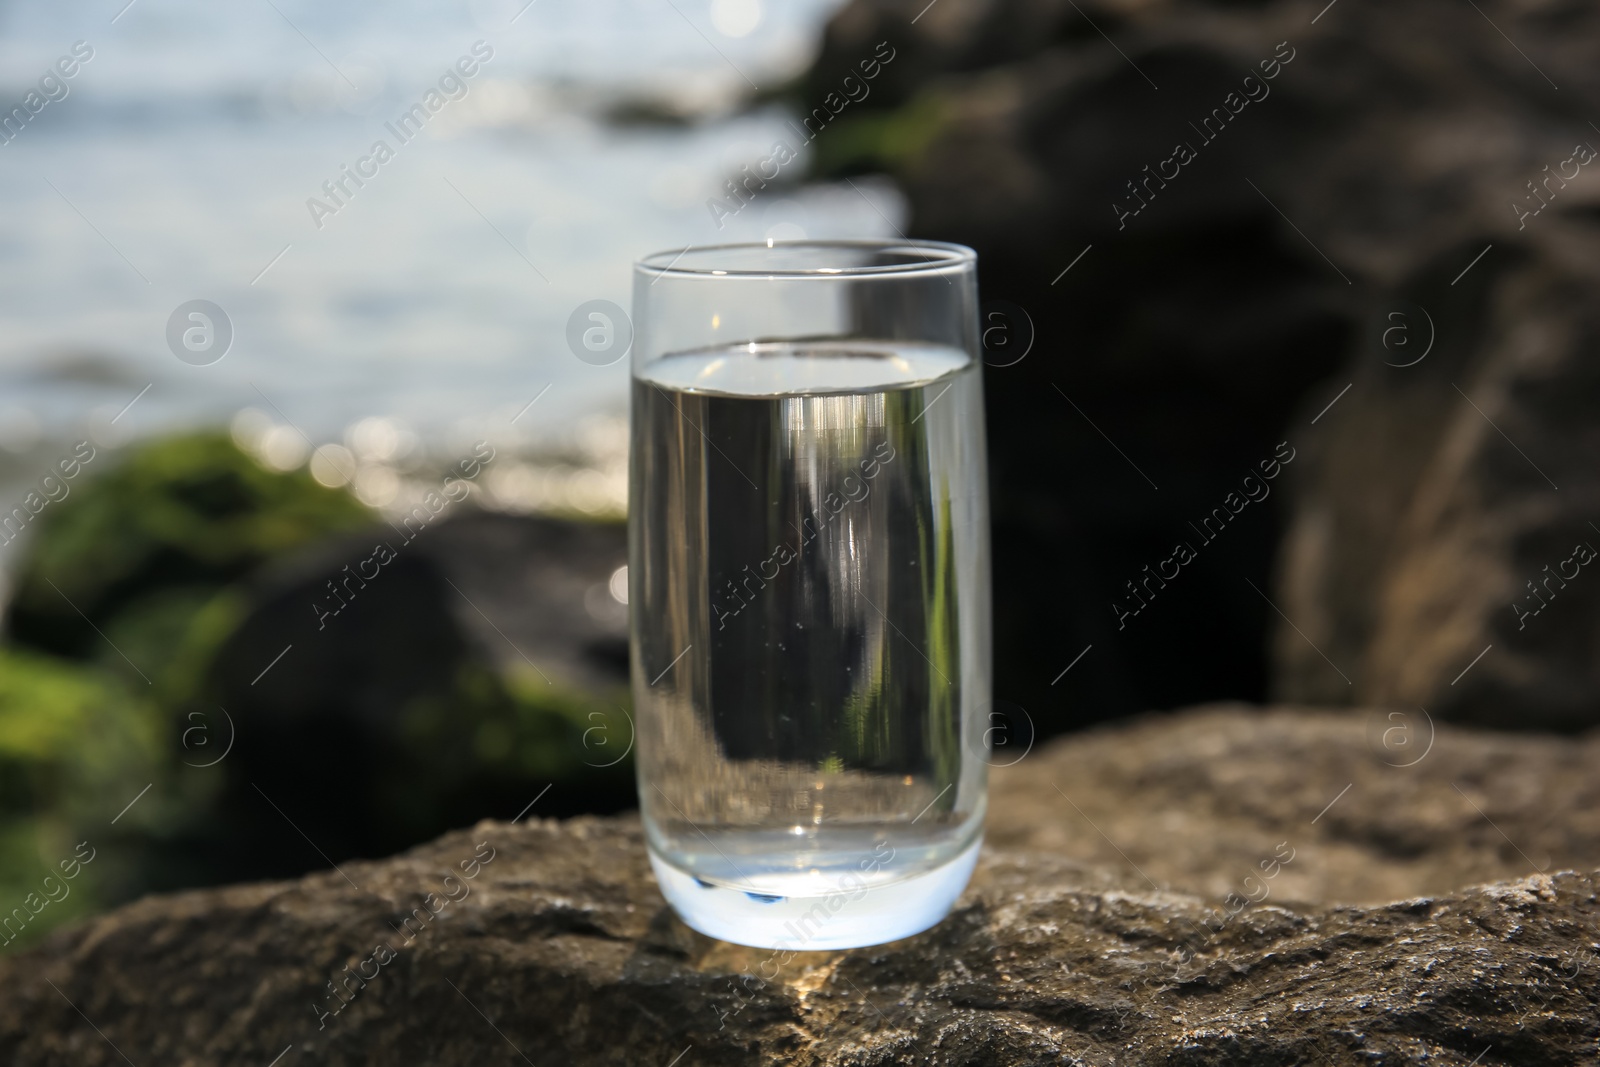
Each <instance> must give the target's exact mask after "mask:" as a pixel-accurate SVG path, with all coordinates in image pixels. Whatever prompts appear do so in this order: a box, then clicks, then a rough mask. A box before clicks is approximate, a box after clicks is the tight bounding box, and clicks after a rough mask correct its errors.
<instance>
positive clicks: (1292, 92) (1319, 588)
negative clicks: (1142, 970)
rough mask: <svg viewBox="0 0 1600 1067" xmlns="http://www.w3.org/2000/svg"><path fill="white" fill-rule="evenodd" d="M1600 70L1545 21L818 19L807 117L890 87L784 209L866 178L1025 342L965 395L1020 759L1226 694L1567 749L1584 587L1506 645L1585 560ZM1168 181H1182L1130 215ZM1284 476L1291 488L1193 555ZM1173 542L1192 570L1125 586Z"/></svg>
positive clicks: (1591, 674) (842, 134)
mask: <svg viewBox="0 0 1600 1067" xmlns="http://www.w3.org/2000/svg"><path fill="white" fill-rule="evenodd" d="M1597 33H1600V9H1597V8H1595V7H1594V5H1592V4H1585V3H1581V2H1579V0H1549V2H1543V3H1537V4H1508V3H1491V4H1484V3H1480V4H1459V3H1453V2H1444V0H1428V2H1420V3H1412V4H1406V5H1399V6H1396V5H1392V4H1391V5H1382V4H1352V3H1336V4H1333V5H1329V4H1327V3H1326V2H1325V0H1324V2H1304V0H1272V2H1265V3H1250V4H1240V3H1222V2H1217V3H1202V2H1196V0H1154V2H1140V3H1131V2H1127V0H1083V2H1068V0H939V3H937V4H934V5H931V6H930V5H928V4H927V3H926V0H854V2H852V3H850V4H848V5H846V6H845V7H844V8H843V9H842V10H841V11H840V12H839V14H838V15H837V16H836V17H835V18H834V20H833V21H832V23H831V24H830V26H829V29H828V33H827V37H826V42H825V46H824V49H823V51H822V54H821V56H820V57H819V58H818V60H817V62H816V65H815V67H814V69H813V71H812V72H811V74H810V75H809V76H808V79H807V81H806V82H805V84H804V86H803V87H802V89H801V90H800V95H801V97H802V99H801V100H800V101H799V103H800V105H801V107H802V108H803V109H804V110H807V111H809V110H810V109H811V108H813V107H816V106H817V104H818V103H819V102H821V101H823V100H824V99H825V98H826V94H827V93H828V92H830V91H832V90H834V89H835V88H836V87H837V86H839V85H840V84H841V82H842V79H843V78H844V77H845V75H846V73H847V71H849V70H850V69H852V68H855V67H856V66H857V65H858V64H859V61H860V60H861V59H862V58H863V57H869V56H871V55H872V54H873V53H874V50H875V48H876V46H877V43H878V42H880V41H888V42H889V43H890V46H891V47H893V48H894V49H895V50H896V56H895V58H894V59H893V61H892V62H891V63H889V64H887V65H886V66H885V67H884V68H883V70H882V72H881V73H880V75H879V77H878V78H877V79H875V80H874V81H873V82H872V91H871V95H870V96H868V97H866V98H865V99H864V100H861V101H859V102H852V103H850V104H849V105H848V106H847V107H845V108H844V109H843V110H842V111H841V112H840V114H839V116H838V118H837V119H835V120H833V121H831V122H830V123H829V125H828V126H826V127H825V128H824V129H823V130H822V132H821V133H819V134H818V135H817V137H816V140H815V141H814V148H815V153H816V158H817V160H818V172H819V173H821V174H824V175H830V174H839V175H844V174H850V173H854V172H856V171H860V170H884V171H888V172H890V173H892V174H893V175H894V176H895V178H896V179H897V180H898V181H899V183H900V184H901V186H902V187H903V188H904V189H905V191H906V194H907V196H908V198H909V201H910V205H911V219H910V222H909V223H908V225H907V232H908V233H911V234H914V235H916V236H919V237H932V238H943V239H949V240H956V241H963V242H966V243H969V244H972V245H974V246H975V247H976V248H977V249H978V251H979V255H980V275H981V278H982V285H983V291H984V297H985V300H986V301H993V300H995V299H996V298H999V299H1004V300H1008V301H1011V302H1012V303H1013V304H1016V305H1020V306H1021V307H1022V308H1024V309H1025V310H1026V311H1027V313H1028V317H1029V318H1030V319H1031V323H1032V327H1033V328H1034V330H1035V331H1036V334H1037V337H1036V340H1035V342H1034V346H1033V349H1032V351H1031V352H1030V353H1029V354H1028V356H1027V358H1025V359H1023V360H1022V361H1021V362H1016V363H1014V364H1012V365H1003V364H1005V363H1006V362H1007V361H1008V360H1009V359H1011V358H1012V356H1013V355H1014V354H1015V349H1012V350H1011V352H1010V353H1009V354H1008V353H1007V352H1002V351H995V352H991V353H990V357H991V363H992V365H991V367H990V370H989V372H988V374H987V375H986V390H987V393H988V413H989V419H990V433H991V441H990V453H991V457H992V469H993V472H994V507H995V537H996V544H997V545H999V546H1001V551H999V552H998V553H997V555H996V567H995V573H996V580H997V584H996V605H997V620H998V628H997V638H998V639H997V642H996V650H997V670H996V676H997V677H998V678H1000V679H1002V680H1003V681H1004V682H1005V684H1006V686H1008V687H1009V690H1010V691H1008V692H1005V693H1003V694H1002V695H1004V696H1006V697H1007V698H1008V699H1011V700H1014V701H1016V702H1018V703H1021V704H1022V705H1024V706H1026V707H1027V708H1028V709H1029V710H1030V712H1031V713H1032V714H1034V715H1035V717H1036V718H1037V719H1038V720H1039V721H1040V724H1041V728H1042V729H1044V730H1045V732H1047V733H1049V732H1056V731H1058V730H1059V729H1062V728H1066V727H1070V726H1073V725H1081V724H1083V723H1085V722H1087V721H1092V720H1094V719H1097V718H1108V717H1112V716H1115V715H1118V714H1123V713H1128V712H1133V711H1138V710H1142V709H1144V708H1149V707H1172V706H1178V705H1180V704H1183V703H1194V702H1198V701H1200V700H1204V699H1213V698H1217V697H1224V696H1232V697H1246V698H1255V697H1257V696H1258V693H1257V691H1256V689H1255V687H1256V686H1260V687H1261V692H1266V691H1268V690H1269V689H1270V690H1271V692H1272V693H1273V695H1274V697H1275V699H1278V700H1280V701H1283V702H1296V703H1315V704H1324V705H1325V704H1332V703H1349V704H1353V705H1356V706H1361V707H1367V706H1374V705H1379V706H1391V707H1397V708H1404V709H1407V710H1414V709H1416V708H1417V707H1418V706H1419V705H1420V706H1423V707H1426V708H1428V709H1430V713H1432V714H1434V715H1436V716H1439V717H1442V718H1449V719H1454V720H1461V721H1471V722H1476V723H1480V724H1484V725H1497V726H1506V727H1512V728H1526V727H1529V726H1541V727H1547V728H1561V729H1569V730H1574V729H1580V728H1582V727H1583V726H1586V725H1592V724H1595V723H1596V722H1600V666H1596V664H1597V662H1600V659H1597V657H1596V656H1595V655H1594V653H1595V651H1596V648H1597V646H1600V612H1596V611H1595V610H1594V607H1595V604H1596V601H1595V599H1594V598H1595V597H1600V582H1595V581H1594V579H1591V578H1589V577H1588V576H1587V574H1586V573H1585V574H1583V575H1582V576H1581V577H1580V578H1579V579H1577V580H1576V581H1573V580H1571V579H1568V583H1569V584H1568V586H1562V585H1561V584H1560V583H1559V582H1556V583H1553V584H1552V586H1551V590H1550V591H1552V592H1555V593H1557V594H1558V596H1557V598H1555V599H1551V598H1550V597H1549V596H1548V594H1547V593H1545V591H1544V590H1542V589H1541V595H1544V596H1545V599H1546V600H1548V601H1549V607H1548V609H1545V610H1543V615H1542V616H1541V617H1539V618H1537V619H1535V620H1533V621H1530V622H1528V624H1527V626H1526V627H1522V626H1521V625H1520V623H1521V617H1520V615H1519V613H1518V612H1517V611H1516V610H1515V609H1514V608H1513V607H1512V605H1513V602H1515V603H1517V604H1518V605H1520V606H1523V607H1524V609H1525V610H1526V609H1534V608H1538V607H1539V606H1540V604H1541V601H1540V600H1539V599H1535V598H1534V596H1533V595H1532V592H1531V591H1530V590H1529V589H1528V588H1527V584H1526V583H1527V582H1528V581H1530V580H1533V581H1536V582H1541V583H1542V581H1543V580H1544V578H1545V576H1546V572H1545V571H1544V570H1543V568H1544V567H1545V566H1547V565H1548V566H1550V567H1551V568H1552V569H1553V570H1554V569H1555V568H1557V567H1559V565H1560V564H1561V563H1562V561H1565V560H1568V559H1570V558H1572V551H1573V547H1574V544H1575V543H1577V542H1579V541H1581V540H1584V539H1586V538H1587V539H1589V540H1591V541H1593V543H1594V544H1596V545H1600V534H1597V533H1596V531H1595V530H1592V529H1590V528H1589V525H1588V524H1589V522H1591V521H1593V522H1595V523H1596V524H1597V525H1600V507H1596V500H1597V497H1600V483H1597V482H1596V476H1595V473H1594V472H1595V471H1596V470H1600V437H1597V436H1596V434H1595V431H1594V428H1593V426H1594V420H1593V419H1592V417H1591V413H1592V412H1593V410H1594V409H1595V406H1596V404H1597V403H1600V375H1597V374H1596V372H1595V371H1594V369H1593V367H1594V366H1595V364H1594V360H1593V358H1592V355H1591V353H1592V350H1593V349H1594V346H1595V343H1596V339H1597V334H1600V323H1597V321H1596V318H1595V315H1596V313H1595V311H1594V307H1593V301H1592V300H1591V299H1589V298H1588V294H1591V293H1592V292H1593V291H1594V288H1595V285H1596V283H1597V282H1600V271H1597V268H1596V267H1595V264H1596V263H1597V262H1600V227H1596V226H1595V225H1594V218H1595V213H1596V208H1597V205H1600V177H1597V173H1600V172H1597V171H1596V167H1595V165H1594V164H1593V163H1579V162H1573V160H1575V159H1577V158H1578V157H1577V156H1576V155H1575V151H1574V149H1575V146H1577V145H1580V144H1582V145H1594V146H1600V134H1597V132H1596V129H1595V128H1594V127H1593V126H1591V122H1594V121H1600V120H1596V118H1595V116H1596V114H1600V77H1597V76H1596V73H1595V68H1594V65H1593V64H1592V63H1590V62H1588V60H1587V58H1586V52H1585V48H1586V42H1588V41H1591V40H1593V39H1594V37H1595V35H1596V34H1597ZM1263 62H1268V63H1270V64H1272V66H1270V67H1268V70H1272V71H1274V72H1275V76H1274V77H1272V78H1270V79H1265V78H1264V77H1263V75H1264V74H1265V73H1266V72H1265V71H1263V69H1262V64H1263ZM1247 75H1254V76H1255V77H1256V79H1257V80H1256V81H1255V82H1253V83H1251V84H1248V85H1247V84H1246V82H1245V78H1246V76H1247ZM1557 87H1559V89H1558V88H1557ZM1246 93H1249V94H1253V95H1255V96H1257V97H1259V99H1256V100H1254V101H1250V100H1247V99H1245V94H1246ZM1230 94H1232V95H1231V101H1232V102H1229V101H1230ZM1219 108H1221V109H1224V110H1223V111H1222V118H1221V119H1220V120H1219V121H1218V122H1216V123H1214V124H1213V125H1214V126H1220V127H1222V129H1221V132H1220V133H1218V132H1215V130H1213V129H1210V128H1207V129H1206V130H1202V129H1201V127H1202V126H1203V124H1204V123H1205V121H1206V119H1207V117H1208V116H1211V115H1214V114H1216V111H1215V109H1219ZM1234 112H1236V113H1234ZM1177 144H1188V145H1190V146H1191V148H1192V149H1193V150H1194V151H1195V153H1196V156H1195V158H1194V159H1192V160H1190V161H1188V162H1185V163H1183V164H1182V165H1181V166H1179V167H1176V168H1175V169H1176V173H1177V176H1176V177H1172V176H1171V175H1172V173H1173V170H1174V168H1173V167H1170V166H1169V167H1168V168H1167V171H1166V173H1167V174H1168V179H1170V180H1165V179H1162V178H1160V177H1152V175H1156V174H1157V173H1158V172H1160V171H1161V169H1162V165H1163V161H1164V160H1168V159H1171V158H1173V157H1174V148H1175V145H1177ZM1147 168H1148V169H1147ZM1574 173H1576V174H1577V177H1575V178H1574V177H1572V175H1573V174H1574ZM1561 174H1565V175H1566V177H1565V178H1563V177H1561V176H1559V175H1561ZM1147 182H1148V184H1146V183H1147ZM1546 182H1548V185H1546V184H1545V183H1546ZM1532 183H1539V184H1538V185H1537V187H1536V186H1535V185H1534V184H1532ZM1541 205H1545V206H1541ZM1535 210H1537V212H1538V213H1537V214H1531V212H1533V211H1535ZM1480 253H1481V254H1482V258H1481V259H1480V258H1479V256H1480ZM1080 255H1081V256H1082V257H1083V258H1082V259H1081V260H1080V259H1079V258H1078V257H1079V256H1080ZM1069 266H1070V268H1071V269H1070V270H1068V268H1069ZM990 306H991V305H988V304H986V308H987V307H990ZM1396 315H1397V316H1398V317H1394V316H1396ZM1008 322H1011V323H1012V324H1013V325H1012V326H1011V327H1010V328H1009V329H1001V330H999V332H998V333H996V334H995V336H996V337H998V338H1004V337H1006V336H1008V335H1009V336H1011V337H1012V338H1013V339H1014V340H1016V341H1017V344H1021V340H1020V335H1021V334H1022V333H1024V332H1025V330H1026V327H1025V326H1023V325H1020V324H1018V323H1019V322H1020V318H1019V316H1017V315H1016V314H1015V313H1014V312H1011V313H1005V314H1003V315H1002V317H1001V318H1000V319H997V320H994V323H989V322H987V321H986V325H1001V326H1004V325H1005V324H1006V323H1008ZM1424 353H1426V355H1424ZM1347 385H1348V386H1351V388H1350V390H1349V392H1348V393H1345V392H1344V389H1345V387H1346V386H1347ZM1334 401H1337V403H1335V404H1333V406H1332V408H1331V409H1329V410H1327V411H1326V412H1325V411H1324V409H1326V408H1328V406H1329V404H1330V403H1331V402H1334ZM1280 441H1287V442H1289V444H1290V445H1291V447H1293V448H1294V449H1296V450H1297V452H1298V455H1299V457H1301V458H1298V459H1297V460H1296V461H1295V462H1294V463H1293V464H1292V465H1290V467H1289V469H1288V471H1287V476H1286V477H1285V478H1283V479H1281V480H1280V481H1278V482H1277V483H1276V484H1275V485H1273V486H1270V487H1268V488H1270V489H1271V493H1270V495H1269V496H1266V497H1265V499H1263V500H1262V501H1261V502H1260V503H1252V504H1248V505H1246V506H1244V507H1243V508H1242V510H1241V512H1240V513H1239V515H1238V518H1237V519H1230V518H1229V517H1228V513H1227V511H1223V512H1222V513H1221V517H1222V521H1223V524H1224V525H1226V530H1225V531H1224V532H1223V533H1222V534H1221V535H1220V536H1216V537H1214V538H1212V537H1209V536H1207V535H1206V534H1204V533H1200V532H1199V531H1198V530H1197V529H1196V527H1198V526H1200V525H1202V524H1203V523H1204V521H1205V517H1206V516H1208V515H1213V514H1217V510H1216V509H1218V508H1223V507H1225V506H1228V507H1230V508H1231V505H1226V500H1227V496H1228V494H1229V493H1230V492H1238V491H1239V490H1240V488H1241V482H1242V480H1243V479H1244V477H1245V476H1246V475H1248V474H1250V473H1251V472H1252V468H1253V467H1254V466H1255V465H1256V463H1257V461H1258V460H1259V459H1261V458H1263V457H1266V456H1270V455H1271V454H1272V450H1273V448H1274V446H1275V444H1276V443H1277V442H1280ZM1157 487H1159V488H1157ZM1556 487H1559V490H1558V489H1557V488H1556ZM1286 489H1291V490H1292V492H1286V491H1284V490H1286ZM1291 496H1292V499H1293V503H1292V504H1291V503H1290V501H1291ZM1286 530H1287V534H1285V531H1286ZM1586 531H1587V532H1586ZM1183 542H1187V543H1190V544H1191V545H1192V546H1193V547H1194V548H1196V549H1198V555H1199V558H1198V560H1197V561H1195V562H1193V563H1189V564H1185V565H1183V567H1182V571H1181V574H1180V577H1179V578H1177V579H1172V578H1171V576H1170V572H1169V573H1168V581H1166V582H1164V583H1163V582H1160V581H1153V582H1151V584H1150V585H1145V582H1146V581H1147V580H1149V579H1148V578H1147V575H1146V574H1145V572H1144V568H1145V567H1147V566H1148V567H1150V568H1152V569H1153V570H1159V569H1161V567H1162V565H1163V564H1162V561H1163V560H1167V559H1170V558H1172V556H1173V549H1174V545H1175V543H1183ZM1213 542H1214V543H1213ZM1280 548H1281V549H1282V551H1281V559H1280V560H1279V561H1278V562H1277V563H1274V555H1275V554H1278V553H1279V550H1280ZM1569 573H1570V566H1569ZM1130 582H1132V583H1135V584H1136V585H1137V586H1138V589H1137V590H1135V589H1132V588H1130V587H1129V583H1130ZM1252 584H1253V585H1254V586H1255V588H1254V589H1252V588H1251V585H1252ZM1274 586H1275V587H1276V588H1275V589H1274V588H1273V587H1274ZM1135 596H1137V597H1139V599H1134V598H1135ZM1269 597H1270V602H1269ZM1519 598H1520V599H1519ZM1145 601H1148V602H1149V603H1148V604H1147V605H1146V606H1141V605H1144V603H1145ZM1113 605H1119V606H1120V607H1121V608H1124V609H1128V610H1133V609H1137V611H1136V613H1135V615H1134V617H1131V618H1128V619H1127V620H1126V625H1125V626H1124V625H1119V619H1120V616H1119V615H1118V610H1119V608H1118V607H1114V606H1113ZM1280 610H1281V613H1282V614H1281V615H1280V614H1279V611H1280ZM1091 644H1092V645H1093V646H1094V647H1093V650H1092V652H1090V653H1089V655H1088V656H1086V657H1085V659H1084V660H1083V662H1082V663H1081V664H1079V665H1078V666H1077V667H1076V668H1075V669H1074V670H1073V671H1072V672H1071V674H1070V675H1068V676H1067V677H1065V678H1061V679H1060V680H1059V685H1058V686H1056V687H1054V688H1052V679H1057V678H1058V677H1059V675H1058V672H1060V671H1061V669H1062V668H1063V667H1065V666H1066V665H1067V664H1068V663H1069V662H1071V661H1072V658H1073V657H1074V656H1075V655H1077V654H1078V652H1079V651H1080V650H1082V649H1084V648H1085V647H1086V646H1088V645H1091ZM1490 644H1493V645H1494V646H1495V647H1494V649H1493V650H1492V651H1491V652H1489V653H1488V654H1487V656H1486V657H1485V658H1484V659H1483V660H1482V662H1479V663H1477V665H1476V666H1474V667H1473V668H1472V670H1471V671H1469V672H1468V673H1467V674H1466V675H1465V676H1464V677H1461V678H1460V681H1459V682H1456V679H1457V678H1458V677H1459V676H1461V672H1462V671H1463V669H1464V668H1466V667H1467V666H1468V665H1469V663H1471V662H1472V661H1473V659H1474V657H1476V656H1477V655H1478V654H1479V653H1480V652H1482V651H1483V650H1484V649H1485V648H1486V647H1487V646H1489V645H1490ZM1269 656H1270V658H1269ZM1513 709H1514V710H1513Z"/></svg>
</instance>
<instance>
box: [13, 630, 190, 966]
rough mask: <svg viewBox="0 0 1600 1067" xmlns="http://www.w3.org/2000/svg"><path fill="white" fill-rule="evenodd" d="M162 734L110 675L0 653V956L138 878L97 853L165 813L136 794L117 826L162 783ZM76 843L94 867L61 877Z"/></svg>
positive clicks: (152, 715)
mask: <svg viewBox="0 0 1600 1067" xmlns="http://www.w3.org/2000/svg"><path fill="white" fill-rule="evenodd" d="M163 733H164V727H163V723H162V715H161V713H160V712H159V711H158V710H157V709H156V708H155V706H154V705H153V704H151V703H149V702H147V701H143V700H140V699H138V698H137V697H136V696H135V695H133V694H132V693H130V692H128V691H127V689H126V688H125V687H124V686H123V685H122V684H121V683H120V682H118V681H117V680H116V679H114V678H111V677H108V676H106V675H104V674H103V673H102V672H98V671H95V670H93V669H90V668H84V667H83V666H81V665H79V664H74V663H71V662H68V661H62V660H56V659H53V658H51V657H48V656H42V655H38V654H35V653H29V652H19V651H12V650H0V951H4V950H5V949H6V948H10V947H17V946H20V945H23V944H27V943H29V942H32V941H34V940H37V939H38V938H39V937H40V936H42V935H43V934H44V933H45V932H46V931H48V930H50V929H52V928H54V927H56V926H59V925H61V924H62V923H64V922H66V921H68V920H70V919H73V918H76V917H78V916H81V915H85V914H89V913H92V912H93V911H95V910H96V909H97V908H98V907H100V906H102V905H104V904H106V903H115V902H116V901H117V900H119V899H122V898H123V897H125V896H126V895H127V893H128V892H129V891H130V888H131V887H132V886H133V885H134V884H135V883H136V882H137V881H138V879H139V877H140V875H139V873H138V871H137V870H136V869H135V868H136V866H137V861H136V859H131V858H130V857H129V856H128V855H127V854H126V853H125V852H124V853H122V854H121V855H118V854H115V853H116V850H110V849H108V848H107V847H106V846H107V845H108V844H109V843H110V842H111V841H112V840H113V839H120V838H125V837H127V836H129V835H139V834H143V833H145V832H147V831H149V830H150V829H152V828H156V827H158V826H159V825H160V823H161V822H162V820H163V818H164V817H165V815H166V809H163V808H162V807H161V806H160V805H158V804H157V803H156V802H155V800H154V799H152V798H148V797H146V798H144V801H145V803H144V805H143V806H142V808H141V809H135V810H132V811H130V812H129V813H128V814H127V815H126V816H125V817H121V818H119V812H120V811H121V810H122V809H123V808H124V807H125V806H126V805H127V804H128V803H129V802H130V801H132V800H134V799H135V798H136V797H139V796H140V795H141V792H142V791H143V790H144V789H145V787H146V786H147V785H151V784H153V783H154V782H156V781H158V780H161V779H163V778H164V776H165V775H164V771H163V757H162V753H161V748H162V746H161V740H162V737H163ZM114 818H115V819H117V820H118V821H117V824H113V823H112V820H113V819H114ZM80 842H87V852H88V853H89V854H92V855H93V856H94V857H95V859H97V860H98V862H93V861H91V863H89V864H87V865H82V869H81V870H79V871H78V872H77V874H76V875H75V876H74V877H73V878H71V879H68V878H65V877H63V872H62V870H61V864H62V863H63V862H64V861H65V862H69V863H70V862H71V861H72V859H73V857H74V853H75V850H76V848H77V846H78V844H79V843H80ZM47 877H50V878H52V881H51V882H48V883H47V882H45V879H46V878H47ZM18 909H20V910H18ZM8 918H9V919H10V920H11V922H10V925H6V923H5V920H6V919H8Z"/></svg>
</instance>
